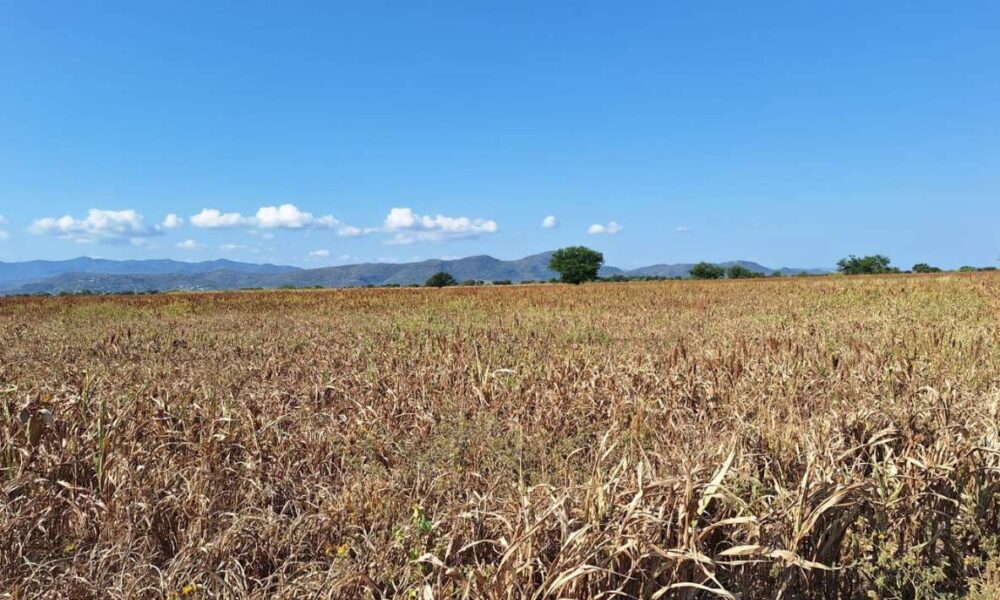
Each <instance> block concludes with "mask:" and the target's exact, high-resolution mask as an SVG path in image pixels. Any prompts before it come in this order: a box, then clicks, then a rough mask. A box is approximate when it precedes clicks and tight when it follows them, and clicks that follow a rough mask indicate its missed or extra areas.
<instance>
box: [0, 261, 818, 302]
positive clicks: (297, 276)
mask: <svg viewBox="0 0 1000 600" xmlns="http://www.w3.org/2000/svg"><path fill="white" fill-rule="evenodd" d="M551 257H552V252H544V253H541V254H535V255H532V256H527V257H525V258H522V259H519V260H500V259H497V258H493V257H492V256H485V255H481V256H470V257H468V258H460V259H456V260H425V261H420V262H413V263H364V264H357V265H344V266H337V267H325V268H321V269H300V268H297V267H283V266H278V265H254V264H249V263H237V262H232V261H225V260H219V261H211V262H202V263H185V262H178V261H171V260H152V261H120V262H119V261H108V260H97V259H90V258H82V259H74V260H70V261H56V262H48V261H33V262H30V263H0V292H5V293H9V294H36V293H59V292H79V291H82V290H90V291H93V292H106V293H115V292H143V291H148V290H159V291H166V290H232V289H239V288H278V287H285V286H294V287H313V286H319V287H327V288H337V287H358V286H366V285H375V286H381V285H388V284H398V285H410V284H415V283H417V284H423V283H424V282H425V281H427V278H429V277H430V276H431V275H433V274H434V273H437V272H438V271H447V272H449V273H451V274H452V275H453V276H454V277H455V279H458V280H459V281H462V280H466V279H477V280H483V281H500V280H510V281H515V282H517V281H526V280H548V279H550V278H553V277H556V276H557V274H556V273H555V272H553V271H551V270H550V269H549V268H548V264H549V259H550V258H551ZM720 264H721V265H722V266H730V265H734V264H740V265H743V266H744V267H746V268H748V269H750V270H752V271H756V272H758V273H764V274H768V275H770V274H771V273H774V270H773V269H769V268H767V267H764V266H762V265H759V264H757V263H753V262H746V261H732V262H726V263H720ZM693 266H694V265H693V264H677V265H667V264H661V265H653V266H649V267H642V268H639V269H632V270H630V271H625V270H622V269H618V268H616V267H610V266H605V267H603V268H602V269H601V272H600V274H601V276H603V277H608V276H611V275H616V274H622V275H629V276H647V277H648V276H654V277H687V276H688V275H689V273H690V271H691V267H693ZM22 267H23V268H22ZM75 267H82V268H84V270H75V271H74V270H67V269H73V268H75ZM781 271H782V272H783V273H785V274H794V273H798V272H802V271H803V270H801V269H781ZM809 272H823V271H821V270H811V271H809ZM4 283H6V287H4Z"/></svg>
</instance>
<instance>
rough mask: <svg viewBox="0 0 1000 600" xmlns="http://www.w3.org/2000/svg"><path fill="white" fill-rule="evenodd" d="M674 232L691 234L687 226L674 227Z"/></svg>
mask: <svg viewBox="0 0 1000 600" xmlns="http://www.w3.org/2000/svg"><path fill="white" fill-rule="evenodd" d="M674 231H676V232H677V233H691V228H690V227H688V226H687V225H678V226H677V227H674Z"/></svg>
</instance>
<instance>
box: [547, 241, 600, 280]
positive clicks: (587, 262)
mask: <svg viewBox="0 0 1000 600" xmlns="http://www.w3.org/2000/svg"><path fill="white" fill-rule="evenodd" d="M603 264H604V255H603V254H601V253H600V252H598V251H597V250H591V249H590V248H586V247H584V246H570V247H568V248H561V249H559V250H556V251H555V253H553V254H552V258H551V259H550V260H549V268H550V269H552V270H553V271H555V272H556V273H559V276H560V279H561V280H562V282H563V283H572V284H574V285H579V284H581V283H583V282H584V281H594V280H595V279H597V272H598V271H599V270H600V269H601V265H603Z"/></svg>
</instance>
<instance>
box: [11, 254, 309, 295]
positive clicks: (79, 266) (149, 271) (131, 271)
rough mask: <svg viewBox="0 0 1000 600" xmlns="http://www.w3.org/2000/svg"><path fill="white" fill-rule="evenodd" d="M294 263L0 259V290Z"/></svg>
mask: <svg viewBox="0 0 1000 600" xmlns="http://www.w3.org/2000/svg"><path fill="white" fill-rule="evenodd" d="M299 270H300V269H299V268H298V267H287V266H279V265H269V264H264V265H258V264H253V263H242V262H234V261H231V260H211V261H205V262H181V261H177V260H107V259H101V258H88V257H80V258H74V259H70V260H33V261H28V262H15V263H6V262H0V292H2V291H7V290H12V289H14V288H17V287H19V286H21V285H24V284H26V283H29V282H36V281H38V280H44V279H48V278H51V277H58V276H60V275H66V274H71V273H72V274H87V273H92V274H101V275H164V274H179V275H190V274H198V273H210V272H213V271H231V272H234V273H254V274H272V273H291V272H293V271H299Z"/></svg>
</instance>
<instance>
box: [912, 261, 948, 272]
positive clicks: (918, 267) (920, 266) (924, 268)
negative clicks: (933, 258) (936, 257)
mask: <svg viewBox="0 0 1000 600" xmlns="http://www.w3.org/2000/svg"><path fill="white" fill-rule="evenodd" d="M913 272H914V273H940V272H941V269H939V268H937V267H932V266H930V265H929V264H927V263H917V264H915V265H913Z"/></svg>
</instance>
